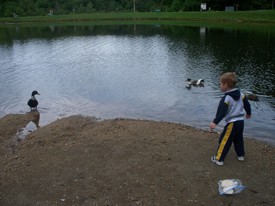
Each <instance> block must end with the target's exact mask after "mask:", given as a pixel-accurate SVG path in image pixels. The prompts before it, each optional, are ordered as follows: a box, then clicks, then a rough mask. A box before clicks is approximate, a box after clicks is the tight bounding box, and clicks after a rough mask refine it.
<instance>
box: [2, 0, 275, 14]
mask: <svg viewBox="0 0 275 206" xmlns="http://www.w3.org/2000/svg"><path fill="white" fill-rule="evenodd" d="M201 3H206V5H207V9H206V10H208V11H209V10H211V11H224V10H225V7H226V6H233V7H234V9H235V10H241V11H245V10H260V9H273V8H274V0H1V4H0V17H12V16H44V15H61V14H72V13H77V14H82V13H92V12H155V11H158V12H159V11H165V12H180V11H200V8H201V7H200V5H201Z"/></svg>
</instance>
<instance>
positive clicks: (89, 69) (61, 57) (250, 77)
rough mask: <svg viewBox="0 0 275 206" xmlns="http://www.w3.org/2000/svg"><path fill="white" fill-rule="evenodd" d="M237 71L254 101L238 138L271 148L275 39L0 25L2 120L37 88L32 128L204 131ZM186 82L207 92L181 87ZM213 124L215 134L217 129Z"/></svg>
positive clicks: (251, 34)
mask: <svg viewBox="0 0 275 206" xmlns="http://www.w3.org/2000/svg"><path fill="white" fill-rule="evenodd" d="M226 71H235V72H236V73H237V74H238V76H239V83H238V86H239V87H240V88H241V89H242V90H243V91H249V92H253V93H256V94H258V96H259V98H260V101H259V102H251V105H252V111H253V114H252V119H250V120H245V135H247V136H249V137H253V138H258V139H261V140H264V141H269V142H271V143H273V144H275V135H274V133H275V129H274V123H275V113H274V108H275V100H274V97H275V88H274V81H275V32H274V31H272V30H270V31H268V30H265V31H262V30H256V29H246V30H244V29H243V30H233V29H210V28H205V27H183V26H163V25H151V26H141V25H115V26H94V25H84V26H83V25H81V26H80V25H72V26H51V25H50V26H18V25H12V26H8V27H4V26H2V27H0V74H1V75H0V86H1V91H0V117H2V116H4V115H5V114H8V113H25V112H27V111H29V108H28V106H27V105H26V102H27V100H28V99H29V98H30V94H31V92H32V90H34V89H36V90H38V91H39V92H40V93H41V95H40V96H38V97H37V99H38V100H39V106H38V109H39V112H40V114H41V115H40V117H41V118H40V125H42V126H43V125H46V124H48V123H49V122H52V121H54V120H56V119H57V118H60V117H64V116H69V115H73V114H82V115H89V116H96V117H99V118H103V119H105V118H106V119H107V118H120V117H123V118H139V119H152V120H163V121H171V122H179V123H184V124H187V125H192V126H195V127H198V128H202V129H207V128H208V126H209V124H210V122H211V121H212V119H213V118H214V116H215V112H216V108H217V105H218V102H219V100H220V97H221V96H222V93H221V92H220V91H219V85H218V83H219V76H220V74H222V73H223V72H226ZM187 78H192V79H198V78H203V79H205V87H203V88H192V89H191V90H187V89H186V88H185V86H186V82H185V80H186V79H187ZM223 125H224V122H221V123H220V125H219V127H218V128H217V130H221V129H222V127H223Z"/></svg>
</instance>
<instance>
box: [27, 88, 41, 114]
mask: <svg viewBox="0 0 275 206" xmlns="http://www.w3.org/2000/svg"><path fill="white" fill-rule="evenodd" d="M37 94H38V95H40V94H39V93H38V92H37V91H36V90H35V91H33V92H32V97H31V98H30V99H29V101H28V105H29V107H30V108H31V111H32V110H36V109H37V105H38V101H37V100H36V98H35V95H37Z"/></svg>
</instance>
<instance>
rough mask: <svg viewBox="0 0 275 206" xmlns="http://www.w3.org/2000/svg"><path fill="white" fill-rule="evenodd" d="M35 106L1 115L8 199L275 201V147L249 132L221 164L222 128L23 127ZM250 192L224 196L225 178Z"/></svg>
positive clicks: (1, 176)
mask: <svg viewBox="0 0 275 206" xmlns="http://www.w3.org/2000/svg"><path fill="white" fill-rule="evenodd" d="M36 115H37V114H35V112H34V113H27V114H11V115H7V116H5V117H3V118H1V119H0V143H1V150H0V163H1V170H0V205H1V206H2V205H3V206H14V205H18V206H21V205H22V206H23V205H26V206H27V205H28V206H32V205H39V206H41V205H42V206H44V205H45V206H46V205H49V206H53V205H70V206H72V205H77V206H78V205H81V206H82V205H89V206H90V205H106V206H107V205H127V206H129V205H163V206H167V205H205V206H208V205H221V206H223V205H224V206H226V205H231V206H240V205H250V206H251V205H275V147H274V146H272V145H268V144H267V143H263V142H259V141H256V140H253V139H250V138H245V149H246V156H245V161H244V162H240V161H238V160H237V157H236V154H235V152H234V149H233V147H232V148H231V150H230V152H229V154H228V155H227V158H226V159H225V164H224V166H217V165H215V164H213V163H212V162H211V160H210V157H211V156H212V155H213V154H214V153H215V151H216V148H217V144H218V137H219V135H218V134H217V133H209V132H207V131H203V130H199V129H195V128H192V127H188V126H185V125H182V124H175V123H168V122H156V121H147V120H131V119H113V120H102V121H99V120H96V119H95V118H91V117H82V116H71V117H67V118H63V119H60V120H57V121H55V122H53V123H51V124H49V125H46V126H43V127H40V128H38V129H37V130H36V131H34V132H32V133H30V134H29V135H28V136H27V137H26V138H25V139H24V140H22V141H18V139H16V133H17V132H18V131H19V130H20V129H21V128H23V127H25V126H26V124H27V123H28V122H29V121H34V122H35V119H36ZM232 178H234V179H239V180H241V181H242V183H243V185H245V187H246V188H245V190H244V191H242V192H241V193H240V194H237V195H220V194H219V192H218V181H219V180H223V179H232Z"/></svg>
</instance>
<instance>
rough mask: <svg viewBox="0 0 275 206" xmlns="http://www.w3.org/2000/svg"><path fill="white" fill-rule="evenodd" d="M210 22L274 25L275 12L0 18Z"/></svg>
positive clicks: (18, 20)
mask: <svg viewBox="0 0 275 206" xmlns="http://www.w3.org/2000/svg"><path fill="white" fill-rule="evenodd" d="M96 20H115V21H124V20H127V21H129V20H130V21H137V20H138V21H148V20H150V21H156V22H158V21H163V20H170V21H187V20H188V21H202V22H205V21H212V22H235V23H236V22H238V23H240V22H245V23H268V24H275V10H259V11H237V12H225V11H217V12H216V11H211V12H136V13H133V12H132V13H91V14H69V15H53V16H35V17H17V18H0V23H26V22H27V23H29V22H59V21H96Z"/></svg>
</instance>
